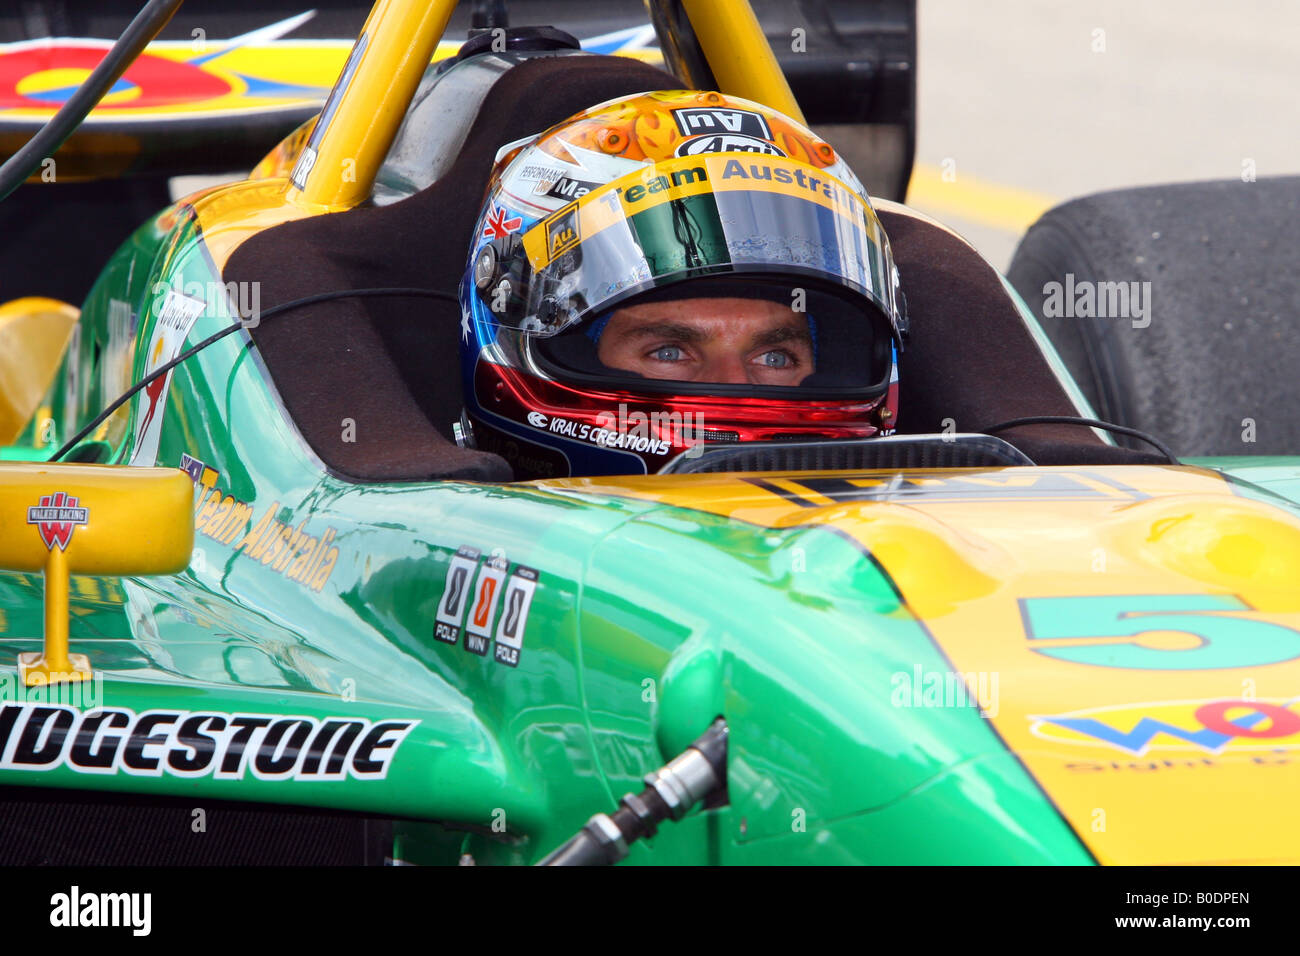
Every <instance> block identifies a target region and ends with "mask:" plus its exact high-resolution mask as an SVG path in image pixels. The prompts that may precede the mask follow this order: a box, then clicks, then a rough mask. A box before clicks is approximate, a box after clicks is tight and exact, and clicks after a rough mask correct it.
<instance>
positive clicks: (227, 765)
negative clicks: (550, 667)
mask: <svg viewBox="0 0 1300 956" xmlns="http://www.w3.org/2000/svg"><path fill="white" fill-rule="evenodd" d="M419 723H420V721H418V720H381V721H373V722H372V721H369V720H366V719H364V718H361V717H323V718H317V717H299V716H286V715H284V714H226V713H217V712H211V711H188V710H150V711H145V712H144V713H139V714H137V713H136V712H135V711H132V710H127V709H125V708H121V707H109V708H102V709H96V710H88V711H81V710H77V709H76V708H73V707H65V706H61V705H57V704H31V703H26V704H5V705H4V706H3V707H0V770H35V771H46V770H54V769H56V768H59V767H66V768H67V769H69V770H74V771H76V772H77V773H101V774H109V773H125V774H130V775H132V776H139V777H161V776H164V775H166V776H169V777H214V778H215V779H217V780H242V779H244V778H245V777H248V776H252V777H254V778H256V779H258V780H306V781H318V780H319V781H340V780H346V779H348V778H352V779H354V780H383V779H384V778H385V777H387V776H388V769H389V767H390V766H391V765H392V762H393V758H395V757H396V756H397V751H398V749H399V748H400V747H401V744H402V741H403V740H405V739H406V735H407V734H409V733H410V732H411V730H412V729H414V728H415V727H416V726H417V725H418V724H419Z"/></svg>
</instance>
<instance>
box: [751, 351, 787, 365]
mask: <svg viewBox="0 0 1300 956" xmlns="http://www.w3.org/2000/svg"><path fill="white" fill-rule="evenodd" d="M758 361H759V364H760V365H762V366H764V367H765V368H789V367H790V366H791V365H793V364H794V362H793V360H792V359H791V357H790V354H789V353H788V352H764V353H763V354H762V355H760V356H759V357H758Z"/></svg>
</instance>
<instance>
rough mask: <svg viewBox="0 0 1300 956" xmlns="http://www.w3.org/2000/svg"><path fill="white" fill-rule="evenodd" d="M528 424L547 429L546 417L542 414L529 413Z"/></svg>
mask: <svg viewBox="0 0 1300 956" xmlns="http://www.w3.org/2000/svg"><path fill="white" fill-rule="evenodd" d="M528 424H530V425H532V426H533V427H534V428H545V427H546V416H545V415H543V414H542V413H541V412H529V413H528Z"/></svg>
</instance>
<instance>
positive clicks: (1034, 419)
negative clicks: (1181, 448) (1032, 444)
mask: <svg viewBox="0 0 1300 956" xmlns="http://www.w3.org/2000/svg"><path fill="white" fill-rule="evenodd" d="M1020 425H1083V426H1086V427H1088V428H1104V429H1105V430H1106V431H1112V432H1115V433H1116V434H1119V435H1128V436H1130V437H1132V438H1136V439H1138V440H1139V441H1144V442H1146V443H1147V444H1148V445H1151V446H1152V447H1153V448H1155V449H1156V450H1157V451H1159V452H1160V454H1162V455H1164V456H1165V457H1166V458H1168V459H1169V463H1170V464H1171V465H1181V464H1182V462H1180V461H1179V460H1178V458H1177V456H1175V455H1174V453H1173V452H1172V451H1170V450H1169V446H1168V445H1166V444H1165V443H1164V442H1162V441H1161V440H1160V439H1159V438H1156V437H1155V436H1154V435H1148V434H1147V433H1146V432H1144V431H1138V430H1137V429H1136V428H1129V427H1128V426H1127V425H1116V424H1115V423H1114V422H1103V421H1100V420H1098V419H1096V418H1078V417H1076V416H1074V415H1031V416H1029V417H1028V418H1013V419H1011V421H1009V422H998V423H997V424H996V425H990V426H989V427H988V428H985V429H982V431H983V432H984V434H986V435H992V434H993V433H994V432H1000V431H1006V430H1007V429H1008V428H1016V427H1018V426H1020Z"/></svg>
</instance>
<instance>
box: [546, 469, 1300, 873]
mask: <svg viewBox="0 0 1300 956" xmlns="http://www.w3.org/2000/svg"><path fill="white" fill-rule="evenodd" d="M538 485H539V487H542V488H546V489H548V490H552V491H555V492H557V493H561V494H563V493H566V492H568V491H571V490H572V491H579V490H580V491H584V492H590V493H595V494H604V495H612V496H628V497H635V498H641V499H650V500H655V501H660V502H663V503H665V504H671V505H676V506H678V507H683V508H689V509H694V510H699V511H705V512H710V513H713V514H718V515H723V516H726V517H729V518H732V519H735V520H739V521H744V522H748V523H751V524H754V525H757V526H760V527H768V528H774V529H781V528H796V527H797V528H817V527H821V528H825V529H826V530H827V531H831V532H834V533H835V534H837V535H839V536H841V537H843V538H846V539H848V540H850V541H853V542H856V543H857V544H858V545H859V546H860V547H861V548H862V550H863V551H864V552H865V553H866V554H867V555H870V556H871V558H873V559H874V560H875V561H876V562H877V563H878V565H879V566H880V568H881V569H882V570H883V571H884V572H885V574H887V575H888V577H889V579H890V580H891V581H892V582H893V583H894V585H895V586H896V587H897V588H898V591H899V593H900V594H901V596H902V598H903V600H904V601H905V602H906V605H907V607H908V608H909V609H910V611H911V612H912V614H913V615H914V616H915V617H916V619H917V621H918V622H919V623H920V624H921V626H922V627H924V628H925V630H926V631H927V632H928V634H929V635H930V637H931V638H932V640H933V641H934V642H935V644H937V645H938V647H939V648H940V649H941V650H942V652H943V654H944V655H945V657H946V658H947V659H948V660H949V661H950V662H951V667H952V670H953V671H954V672H955V673H957V674H960V675H962V676H963V678H964V679H965V680H966V681H967V683H968V684H970V683H971V682H972V681H973V680H975V679H977V678H978V679H979V680H980V681H982V682H983V683H982V684H981V685H980V686H982V687H983V688H984V690H983V691H981V690H979V689H978V688H977V687H976V686H971V687H970V694H971V696H972V698H976V699H978V700H979V702H980V706H981V709H982V711H983V716H984V717H985V718H986V719H987V720H988V721H989V722H990V724H991V725H992V726H993V729H994V730H995V731H996V732H997V734H998V735H999V737H1000V738H1001V739H1002V740H1003V742H1004V743H1005V744H1006V746H1007V747H1008V748H1009V749H1010V750H1011V751H1013V752H1014V753H1015V754H1016V755H1017V756H1018V758H1019V759H1020V761H1021V762H1022V763H1023V764H1024V766H1025V768H1026V769H1027V770H1028V771H1029V772H1030V773H1031V774H1033V776H1034V778H1035V779H1036V780H1037V781H1038V783H1039V784H1040V785H1041V786H1042V788H1043V790H1044V792H1045V793H1046V795H1047V797H1048V798H1049V799H1050V800H1051V801H1052V802H1053V803H1054V804H1055V805H1056V806H1057V807H1058V808H1059V810H1060V812H1061V813H1062V815H1063V816H1064V817H1065V818H1066V820H1068V821H1069V823H1070V824H1071V825H1072V826H1073V828H1074V830H1075V832H1076V833H1077V834H1078V835H1079V837H1080V838H1081V839H1082V840H1083V841H1084V842H1085V843H1086V844H1087V845H1088V847H1089V848H1090V849H1091V851H1092V852H1093V854H1094V855H1095V856H1096V858H1097V859H1098V860H1099V861H1100V862H1102V863H1107V864H1196V863H1209V862H1215V863H1230V862H1255V863H1263V862H1291V863H1294V862H1295V861H1296V859H1297V851H1296V847H1297V840H1296V836H1295V834H1296V829H1295V826H1294V823H1291V822H1288V821H1293V820H1294V819H1295V806H1294V801H1295V797H1294V794H1295V793H1296V789H1297V787H1300V696H1298V693H1300V692H1298V691H1297V688H1300V517H1297V515H1296V514H1295V513H1294V512H1293V511H1291V510H1290V509H1289V508H1287V507H1283V506H1280V505H1276V504H1272V503H1269V502H1268V501H1266V500H1255V499H1253V498H1247V497H1244V496H1242V495H1241V494H1239V493H1238V492H1237V490H1235V489H1234V486H1233V485H1232V484H1230V483H1229V482H1228V481H1225V480H1224V478H1223V477H1222V476H1221V475H1219V474H1217V473H1215V472H1212V471H1206V470H1202V469H1198V468H1190V467H1182V468H1177V467H1151V466H1107V467H1091V468H1090V467H1081V468H1057V467H1043V468H997V469H963V470H937V469H936V470H929V471H915V472H899V471H879V472H870V471H866V472H831V473H820V474H817V473H802V474H796V475H779V476H778V475H757V474H755V475H748V476H746V475H716V476H712V475H682V476H680V477H677V476H671V477H670V476H655V477H645V478H587V479H561V480H553V481H546V482H539V483H538ZM808 573H810V574H811V573H814V572H813V571H812V570H810V571H809V572H808ZM990 690H991V693H988V691H990Z"/></svg>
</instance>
